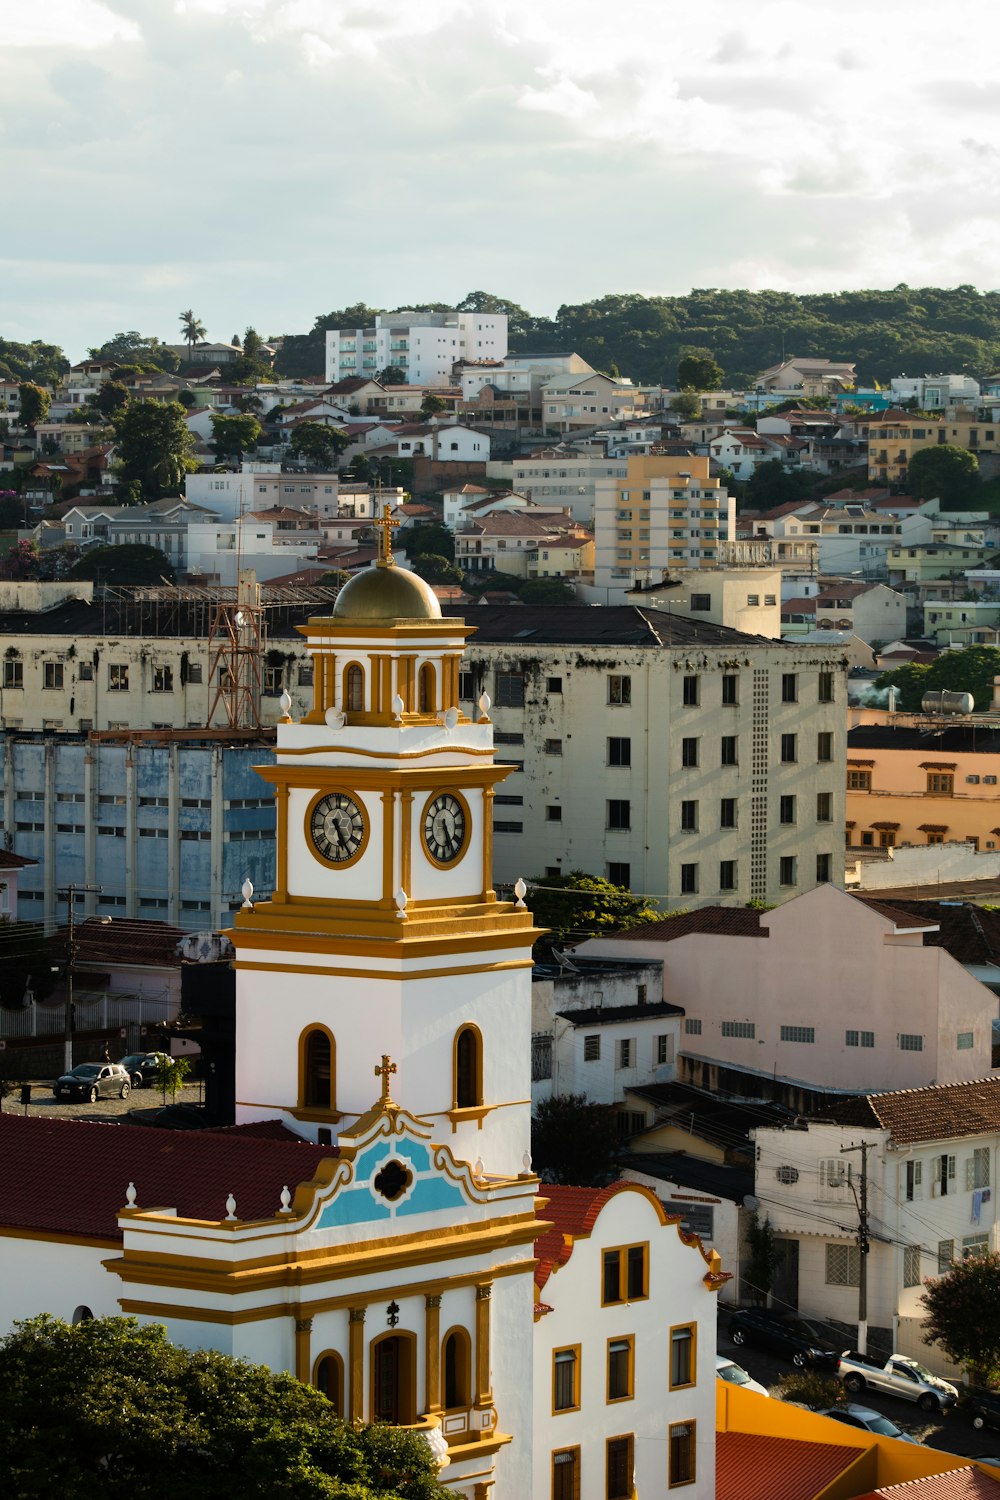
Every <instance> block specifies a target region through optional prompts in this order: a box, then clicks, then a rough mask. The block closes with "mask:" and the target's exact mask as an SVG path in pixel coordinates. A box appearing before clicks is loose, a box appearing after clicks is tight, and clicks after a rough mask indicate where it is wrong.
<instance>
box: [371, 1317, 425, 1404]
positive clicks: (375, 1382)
mask: <svg viewBox="0 0 1000 1500" xmlns="http://www.w3.org/2000/svg"><path fill="white" fill-rule="evenodd" d="M416 1391H417V1340H416V1336H415V1335H414V1334H412V1333H384V1334H382V1336H381V1337H380V1338H377V1339H375V1341H374V1342H373V1344H372V1346H371V1419H372V1421H373V1422H392V1423H393V1424H394V1425H396V1426H401V1427H406V1426H412V1425H413V1423H414V1422H415V1421H416V1420H417V1414H416V1413H417V1407H416Z"/></svg>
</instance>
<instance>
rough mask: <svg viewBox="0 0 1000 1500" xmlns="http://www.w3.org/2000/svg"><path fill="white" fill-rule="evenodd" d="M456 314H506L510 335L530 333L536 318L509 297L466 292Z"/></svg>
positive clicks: (457, 306)
mask: <svg viewBox="0 0 1000 1500" xmlns="http://www.w3.org/2000/svg"><path fill="white" fill-rule="evenodd" d="M455 311H456V312H478V313H506V314H507V332H508V334H521V333H526V332H528V331H529V330H530V329H531V327H532V324H533V323H534V321H535V320H534V318H532V316H531V314H530V312H528V311H527V310H526V309H525V308H523V307H521V306H520V305H519V304H518V303H517V302H511V301H510V300H509V299H508V298H507V297H496V296H494V294H493V293H492V292H466V294H465V296H464V297H463V298H462V300H461V302H458V303H456V304H455Z"/></svg>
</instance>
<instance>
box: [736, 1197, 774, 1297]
mask: <svg viewBox="0 0 1000 1500" xmlns="http://www.w3.org/2000/svg"><path fill="white" fill-rule="evenodd" d="M747 1248H748V1249H749V1251H750V1257H749V1264H748V1265H747V1269H746V1274H745V1276H744V1278H743V1280H744V1283H745V1285H746V1287H747V1289H748V1290H749V1292H750V1294H751V1296H752V1297H753V1300H754V1301H755V1302H757V1303H759V1305H760V1306H761V1307H765V1306H766V1305H767V1299H768V1297H769V1296H770V1293H771V1286H772V1284H773V1282H774V1270H775V1267H776V1266H777V1264H778V1250H777V1247H776V1246H775V1243H774V1230H773V1229H772V1228H771V1221H770V1219H769V1218H768V1217H767V1215H766V1214H765V1215H764V1217H763V1218H761V1217H760V1216H759V1214H757V1213H754V1215H753V1217H752V1218H751V1220H750V1222H749V1223H748V1225H747Z"/></svg>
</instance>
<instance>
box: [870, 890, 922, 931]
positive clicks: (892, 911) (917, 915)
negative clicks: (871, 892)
mask: <svg viewBox="0 0 1000 1500" xmlns="http://www.w3.org/2000/svg"><path fill="white" fill-rule="evenodd" d="M852 894H853V892H852ZM854 899H855V901H860V902H861V903H862V904H863V905H864V906H870V907H871V909H872V911H877V912H878V914H879V916H880V917H887V918H888V920H889V921H890V922H892V923H893V924H894V925H895V926H896V927H898V928H906V927H909V928H913V929H914V930H916V931H920V930H921V929H924V930H926V929H928V928H929V929H930V930H931V931H936V930H937V928H938V926H939V925H940V924H939V922H938V920H937V917H936V916H935V914H934V912H933V911H932V910H927V911H912V910H911V911H904V910H903V909H902V907H900V906H890V905H889V904H888V902H885V901H873V900H872V899H871V897H870V896H855V897H854Z"/></svg>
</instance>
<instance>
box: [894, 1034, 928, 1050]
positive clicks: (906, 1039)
mask: <svg viewBox="0 0 1000 1500" xmlns="http://www.w3.org/2000/svg"><path fill="white" fill-rule="evenodd" d="M899 1050H900V1052H923V1050H924V1039H923V1037H922V1036H918V1035H917V1034H916V1033H915V1032H912V1031H901V1032H900V1033H899Z"/></svg>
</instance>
